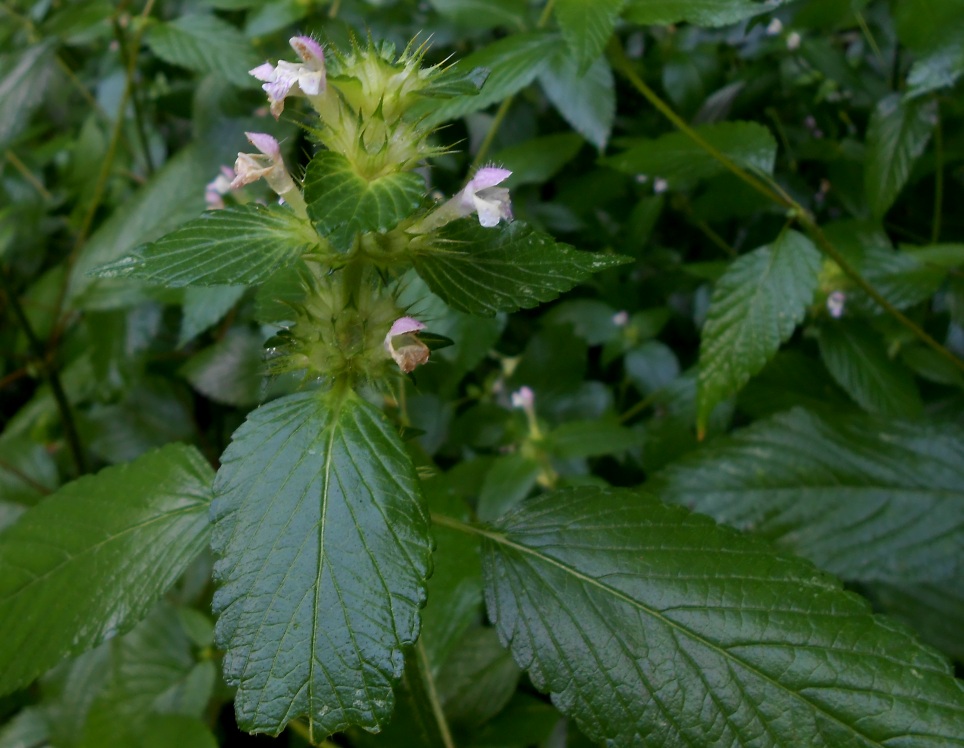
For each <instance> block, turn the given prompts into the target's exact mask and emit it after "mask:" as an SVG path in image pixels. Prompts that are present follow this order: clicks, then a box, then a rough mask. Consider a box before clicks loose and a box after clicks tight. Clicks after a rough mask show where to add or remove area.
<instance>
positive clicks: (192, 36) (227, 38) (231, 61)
mask: <svg viewBox="0 0 964 748" xmlns="http://www.w3.org/2000/svg"><path fill="white" fill-rule="evenodd" d="M147 44H148V46H149V47H150V48H151V51H152V52H154V54H156V55H157V56H158V57H160V58H161V59H162V60H164V61H165V62H169V63H170V64H172V65H177V66H179V67H184V68H187V69H188V70H194V71H196V72H198V73H219V74H221V75H223V76H224V77H225V78H227V79H228V80H229V81H231V83H234V84H235V85H237V86H246V87H254V86H255V85H257V83H256V81H255V80H254V78H252V77H251V76H250V75H249V74H248V70H250V69H251V68H253V67H254V66H255V65H257V64H258V57H257V55H255V53H254V48H253V47H252V46H251V42H250V41H248V40H247V39H246V38H245V36H244V34H242V33H241V32H240V31H239V30H238V29H236V28H235V27H234V26H232V25H231V24H230V23H227V22H226V21H222V20H221V19H220V18H218V17H216V16H213V15H206V14H204V15H202V14H197V15H185V16H181V17H180V18H177V19H175V20H173V21H165V22H163V23H158V24H156V25H154V26H152V27H151V29H150V31H149V32H148V34H147Z"/></svg>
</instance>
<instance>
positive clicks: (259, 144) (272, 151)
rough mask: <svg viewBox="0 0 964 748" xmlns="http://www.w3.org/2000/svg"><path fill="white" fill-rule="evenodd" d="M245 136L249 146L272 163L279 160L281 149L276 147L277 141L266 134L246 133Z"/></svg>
mask: <svg viewBox="0 0 964 748" xmlns="http://www.w3.org/2000/svg"><path fill="white" fill-rule="evenodd" d="M245 135H246V136H247V138H248V142H249V143H251V145H253V146H254V147H255V148H257V149H258V150H259V151H261V152H262V153H263V154H264V155H265V156H268V157H269V158H270V159H271V160H272V161H280V160H281V148H280V147H279V146H278V141H277V140H275V139H274V138H273V137H271V136H270V135H268V133H266V132H246V133H245Z"/></svg>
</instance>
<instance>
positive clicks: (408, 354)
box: [385, 317, 430, 374]
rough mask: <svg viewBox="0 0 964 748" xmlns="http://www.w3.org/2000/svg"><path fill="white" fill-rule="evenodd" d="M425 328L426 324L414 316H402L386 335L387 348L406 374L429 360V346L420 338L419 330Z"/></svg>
mask: <svg viewBox="0 0 964 748" xmlns="http://www.w3.org/2000/svg"><path fill="white" fill-rule="evenodd" d="M424 329H425V325H424V324H422V323H421V322H419V321H418V320H417V319H415V318H414V317H401V318H399V319H397V320H395V322H394V323H392V328H391V329H390V330H389V331H388V334H387V335H386V336H385V350H386V351H388V353H389V354H390V355H391V357H392V358H393V359H395V363H396V364H398V368H399V369H401V370H402V371H403V372H405V373H406V374H408V373H410V372H412V371H414V370H415V367H417V366H421V365H422V364H424V363H425V362H426V361H428V357H429V354H430V351H429V347H428V346H427V345H425V343H423V342H422V341H421V340H419V339H418V333H419V331H421V330H424Z"/></svg>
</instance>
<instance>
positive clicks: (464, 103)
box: [417, 32, 562, 126]
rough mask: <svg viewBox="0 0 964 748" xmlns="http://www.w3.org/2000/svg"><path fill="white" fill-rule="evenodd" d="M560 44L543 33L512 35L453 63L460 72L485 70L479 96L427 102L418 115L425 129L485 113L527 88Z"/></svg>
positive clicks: (555, 38) (554, 38)
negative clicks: (420, 116) (482, 110)
mask: <svg viewBox="0 0 964 748" xmlns="http://www.w3.org/2000/svg"><path fill="white" fill-rule="evenodd" d="M561 44H562V40H561V39H560V38H559V36H558V35H557V34H550V33H546V32H530V33H522V34H513V35H512V36H508V37H506V38H504V39H500V40H499V41H497V42H494V43H493V44H490V45H489V46H488V47H485V48H484V49H480V50H478V51H477V52H473V53H472V54H470V55H468V56H466V57H464V58H462V59H461V60H459V61H458V63H456V64H457V66H458V69H460V70H466V71H467V70H474V69H476V68H484V69H486V70H488V71H489V76H488V78H486V80H485V83H484V84H483V85H482V90H481V91H479V92H478V94H473V95H471V96H460V97H458V98H455V99H449V100H448V101H443V102H441V103H439V102H437V101H426V102H425V104H424V106H422V107H419V108H417V111H418V112H421V113H424V114H425V115H426V121H425V124H426V125H427V126H433V125H439V124H441V123H443V122H447V121H448V120H452V119H457V118H459V117H462V116H464V115H466V114H469V113H471V112H477V111H479V110H480V109H485V108H486V107H487V106H489V105H490V104H494V103H496V102H497V101H502V100H503V99H505V98H507V97H509V96H512V95H513V94H515V93H517V92H518V91H521V90H522V89H523V88H525V87H526V86H528V85H529V84H530V83H531V82H532V81H533V80H535V78H536V76H538V75H539V73H540V72H542V70H543V68H544V67H545V66H546V64H547V63H548V61H549V58H550V57H551V56H552V55H553V53H554V52H555V51H556V50H557V49H559V47H560V45H561Z"/></svg>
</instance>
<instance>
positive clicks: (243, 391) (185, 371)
mask: <svg viewBox="0 0 964 748" xmlns="http://www.w3.org/2000/svg"><path fill="white" fill-rule="evenodd" d="M262 340H263V338H262V336H261V335H259V334H258V333H255V332H252V331H250V330H245V329H241V328H234V329H232V330H230V331H229V332H228V334H227V335H225V336H224V337H223V338H221V340H219V341H218V342H217V343H215V344H214V345H212V346H210V347H209V348H205V349H204V350H203V351H200V352H198V353H196V354H195V355H193V356H191V358H190V359H188V361H187V362H186V363H185V364H184V366H182V367H181V369H180V371H179V373H180V375H181V376H183V377H184V378H185V379H187V381H189V382H190V383H191V386H192V387H194V389H196V390H197V391H198V392H200V393H201V394H202V395H204V396H206V397H208V398H210V399H211V400H213V401H214V402H216V403H224V404H226V405H236V406H242V407H243V406H251V405H255V404H256V403H257V402H258V399H259V397H260V395H261V380H262V376H263V374H264V366H263V365H262V358H263V357H264V347H263V343H262Z"/></svg>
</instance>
